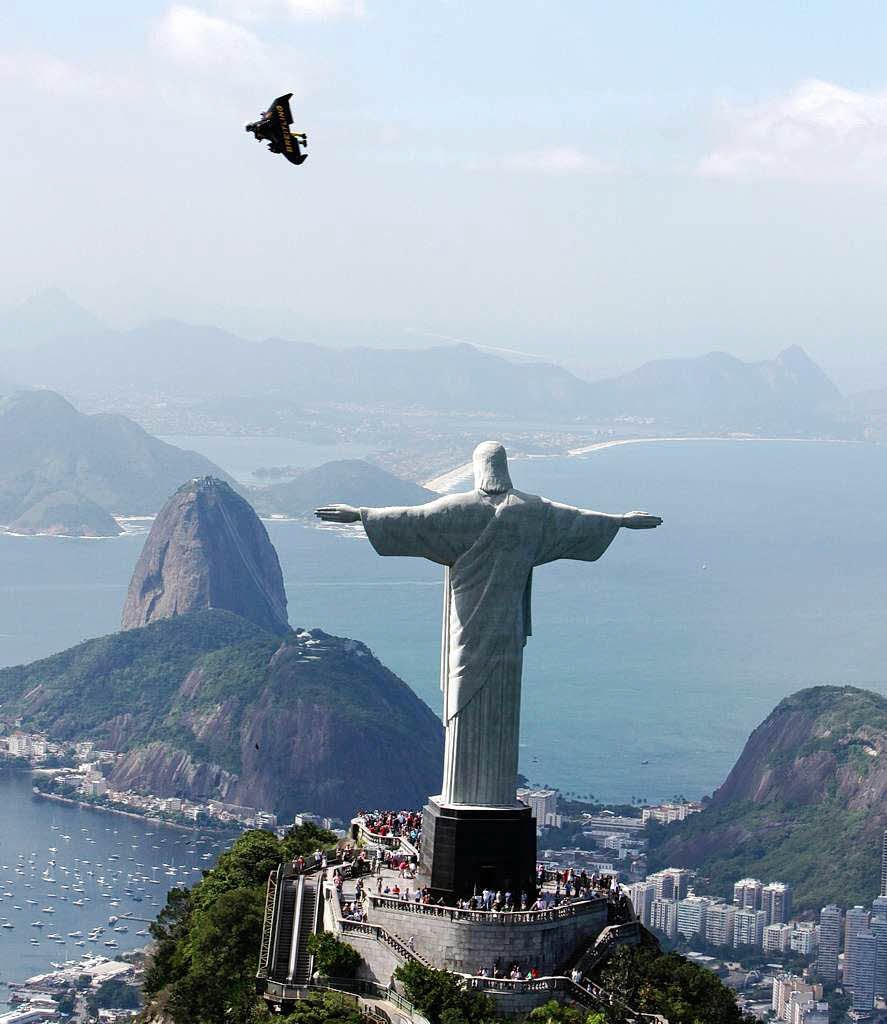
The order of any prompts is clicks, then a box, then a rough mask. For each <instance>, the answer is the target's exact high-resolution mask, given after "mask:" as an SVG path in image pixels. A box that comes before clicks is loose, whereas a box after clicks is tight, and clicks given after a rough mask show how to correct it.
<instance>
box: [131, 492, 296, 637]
mask: <svg viewBox="0 0 887 1024" xmlns="http://www.w3.org/2000/svg"><path fill="white" fill-rule="evenodd" d="M203 608H225V609H227V610H228V611H231V612H234V613H235V614H236V615H240V616H242V617H243V618H245V619H248V620H249V621H250V622H253V623H255V624H256V625H257V626H261V627H262V628H264V629H268V630H270V631H271V632H274V633H283V632H286V631H287V630H288V629H289V621H288V619H287V613H286V592H285V591H284V589H283V575H282V573H281V571H280V562H279V561H278V559H277V552H276V551H275V550H274V546H273V545H272V544H271V541H270V540H269V539H268V531H267V530H266V529H265V527H264V526H263V525H262V522H261V520H260V519H259V517H258V516H257V515H256V513H255V512H254V511H253V509H252V507H251V506H250V504H249V503H248V502H247V501H245V500H244V499H243V498H241V497H240V495H239V494H237V493H236V492H235V491H234V490H232V489H231V487H229V486H228V484H226V483H224V482H223V481H221V480H217V479H215V478H214V477H203V478H201V479H198V480H191V481H189V482H188V483H187V484H184V485H183V486H182V487H180V488H179V489H178V490H177V491H176V493H175V494H174V495H173V496H172V497H171V498H170V499H169V501H168V502H167V503H166V505H164V507H163V509H162V511H161V512H160V514H159V515H158V516H157V518H156V519H155V520H154V525H153V526H152V527H151V532H150V533H149V534H148V539H147V540H146V541H145V546H144V548H143V549H142V553H141V555H140V557H139V560H138V562H137V563H136V567H135V572H134V573H133V576H132V580H131V582H130V584H129V591H128V593H127V595H126V602H125V604H124V606H123V618H122V621H121V626H122V628H123V629H135V628H137V627H139V626H146V625H147V624H148V623H150V622H154V621H156V620H157V619H166V618H169V617H170V616H173V615H184V614H187V613H188V612H193V611H197V610H199V609H203Z"/></svg>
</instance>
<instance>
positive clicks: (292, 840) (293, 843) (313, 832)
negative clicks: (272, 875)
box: [281, 821, 336, 860]
mask: <svg viewBox="0 0 887 1024" xmlns="http://www.w3.org/2000/svg"><path fill="white" fill-rule="evenodd" d="M335 845H336V836H335V834H334V833H332V832H330V831H329V829H325V828H318V827H317V825H314V824H312V823H311V822H310V821H307V822H305V824H304V825H294V826H293V828H291V829H290V830H289V831H288V832H287V834H286V835H285V836H284V838H283V843H282V844H281V847H282V854H283V858H282V859H283V860H295V859H296V857H300V856H301V857H309V856H310V855H311V854H312V853H314V851H315V850H328V849H330V848H331V847H333V846H335Z"/></svg>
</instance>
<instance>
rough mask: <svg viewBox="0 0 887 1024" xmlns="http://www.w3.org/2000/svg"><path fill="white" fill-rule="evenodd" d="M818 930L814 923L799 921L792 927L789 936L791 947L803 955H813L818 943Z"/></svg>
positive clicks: (793, 950) (794, 951)
mask: <svg viewBox="0 0 887 1024" xmlns="http://www.w3.org/2000/svg"><path fill="white" fill-rule="evenodd" d="M817 938H818V935H817V931H816V928H815V927H814V925H812V924H809V923H798V924H795V925H794V927H793V928H792V931H791V935H790V936H789V949H790V950H791V951H792V952H793V953H798V954H800V955H801V956H812V955H813V951H814V950H815V949H816V945H817Z"/></svg>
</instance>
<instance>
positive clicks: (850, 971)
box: [844, 905, 869, 988]
mask: <svg viewBox="0 0 887 1024" xmlns="http://www.w3.org/2000/svg"><path fill="white" fill-rule="evenodd" d="M868 928H869V914H868V911H867V910H866V909H865V907H860V906H858V905H857V906H855V907H851V908H850V909H849V910H848V911H847V914H846V915H845V918H844V984H845V985H846V986H847V987H848V988H853V986H854V984H855V983H856V978H855V975H854V969H855V964H856V939H857V937H858V935H859V933H860V932H867V931H868Z"/></svg>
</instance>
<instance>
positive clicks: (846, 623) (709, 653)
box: [0, 438, 887, 800]
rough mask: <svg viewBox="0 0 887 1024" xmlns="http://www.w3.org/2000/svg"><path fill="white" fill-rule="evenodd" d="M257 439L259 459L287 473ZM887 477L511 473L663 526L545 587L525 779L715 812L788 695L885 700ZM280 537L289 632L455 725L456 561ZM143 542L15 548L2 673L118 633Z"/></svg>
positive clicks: (560, 461)
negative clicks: (314, 632) (451, 666)
mask: <svg viewBox="0 0 887 1024" xmlns="http://www.w3.org/2000/svg"><path fill="white" fill-rule="evenodd" d="M221 440H223V439H213V441H214V451H213V454H212V457H213V458H214V459H216V461H218V462H220V463H221V464H222V465H223V467H225V468H229V469H230V468H231V467H233V466H234V465H235V461H234V459H233V457H232V459H231V461H230V462H229V463H227V464H226V451H225V446H224V444H222V443H220V442H221ZM237 440H238V441H240V440H241V439H237ZM182 443H187V444H188V446H189V447H192V448H196V449H198V450H199V449H200V439H199V438H189V439H187V441H185V440H184V439H182ZM255 444H256V450H255V453H254V456H255V457H254V458H253V459H250V460H249V464H252V465H269V464H277V463H276V462H275V461H274V458H276V456H274V455H273V453H272V458H271V459H269V458H268V457H267V455H266V454H265V452H263V450H262V447H261V446H262V444H263V442H262V441H261V440H257V441H256V442H255ZM207 454H209V453H208V452H207ZM234 454H236V456H237V458H239V459H241V460H242V461H241V463H240V464H241V465H244V464H246V461H243V460H244V459H245V456H244V452H243V450H242V446H240V445H238V450H237V452H235V453H234ZM885 463H887V449H885V448H882V447H876V446H867V445H847V444H829V443H824V442H822V443H820V442H816V443H800V442H798V443H790V442H759V443H756V442H740V441H735V442H729V441H698V442H690V441H687V442H680V443H649V444H638V445H627V446H622V447H613V448H609V449H604V450H601V451H597V452H594V453H592V454H590V455H588V456H585V457H573V458H568V457H563V458H551V459H529V460H517V461H515V462H514V463H513V465H512V476H513V478H514V481H515V485H516V486H518V487H520V488H522V489H524V490H528V491H535V492H536V493H542V494H545V495H547V496H549V497H552V498H557V499H559V500H562V501H568V502H572V503H575V504H578V505H582V506H584V507H588V508H597V509H600V510H601V511H606V512H625V511H629V510H631V509H637V508H640V509H645V510H647V511H650V512H654V513H657V514H659V515H662V516H663V517H664V520H665V522H664V525H663V526H662V527H661V528H660V529H658V530H655V531H643V532H641V531H638V532H632V531H622V532H621V533H620V534H619V536H617V538H616V540H615V541H614V542H613V544H612V545H611V547H610V549H609V550H608V551H607V552H606V554H605V555H604V556H603V558H602V559H601V560H600V561H598V562H595V563H576V562H560V563H556V564H554V565H549V566H545V567H543V568H541V569H540V570H538V571H537V572H536V573H535V575H534V609H533V612H534V614H533V618H534V629H535V635H534V636H533V637H532V638H531V639H530V641H529V643H528V645H527V649H526V654H525V668H524V692H523V702H522V703H523V710H522V762H521V768H522V770H523V771H524V772H525V773H526V774H527V775H528V776H529V777H530V779H531V780H533V781H534V782H537V783H540V784H552V785H556V786H558V787H559V788H561V790H562V791H565V792H575V793H578V794H581V795H594V796H595V797H599V798H605V799H607V800H630V799H631V798H632V797H637V798H646V799H650V800H653V799H658V798H664V797H670V796H673V795H675V794H683V795H685V796H687V797H690V798H693V797H699V796H701V795H703V794H705V793H708V792H711V791H712V789H714V788H715V787H716V786H717V785H719V784H720V782H721V781H722V780H723V778H724V777H725V775H726V773H727V771H729V769H730V767H731V765H732V764H733V762H734V760H735V759H736V757H737V756H738V754H739V752H740V750H741V748H742V745H743V743H744V741H745V739H746V738H747V736H748V734H749V732H750V731H751V729H752V728H754V726H755V725H756V724H757V723H758V722H759V721H761V719H762V718H763V717H764V716H765V715H766V714H767V713H768V712H769V711H770V710H771V709H772V708H773V707H774V705H775V704H776V703H777V702H778V701H779V700H780V699H781V698H782V697H784V696H786V695H787V694H789V693H792V692H794V691H795V690H797V689H800V688H801V687H805V686H810V685H814V684H817V683H851V684H854V685H861V686H868V687H871V688H873V689H876V690H879V691H881V692H887V669H885V665H887V630H885V628H884V620H885V615H887V539H885V535H884V521H885V511H884V510H885V509H887V465H885ZM235 475H237V474H235ZM267 525H268V529H269V532H270V534H271V538H272V540H273V542H274V544H275V545H276V547H277V550H278V553H279V556H280V560H281V564H282V566H283V571H284V577H285V582H286V588H287V593H288V596H289V612H290V621H291V623H292V624H293V625H294V626H305V627H315V626H319V627H321V628H323V629H325V630H327V631H328V632H331V633H336V634H339V635H345V636H353V637H357V638H359V639H361V640H363V641H364V642H365V643H367V644H368V645H369V646H370V647H371V648H372V649H373V651H374V653H375V654H376V655H377V656H378V657H379V658H380V659H381V660H382V661H383V662H384V663H385V664H387V665H388V666H389V667H391V668H392V669H393V670H394V671H395V672H397V673H398V674H399V675H400V676H401V677H402V678H404V679H405V680H406V681H407V682H408V683H410V685H411V686H412V687H413V688H414V689H415V690H416V692H417V693H419V695H420V696H421V697H422V698H423V699H424V700H426V701H427V702H428V703H429V705H430V706H431V707H432V708H434V710H435V711H438V712H439V710H440V692H439V689H438V657H439V654H438V645H439V629H440V612H441V570H440V569H439V567H437V566H434V565H431V564H428V563H425V562H423V561H422V560H418V559H402V558H384V559H383V558H379V557H378V556H377V555H375V553H374V552H373V551H372V549H371V547H370V546H369V544H368V543H367V541H366V540H365V538H363V537H362V535H361V533H360V531H355V530H351V531H341V530H335V529H318V528H314V527H309V526H305V525H303V524H300V523H295V522H280V521H270V522H269V523H268V524H267ZM142 542H143V537H142V536H137V535H136V536H125V537H121V538H116V539H113V540H104V541H79V540H65V539H59V538H50V537H45V538H17V537H4V536H0V664H7V665H8V664H14V663H18V662H21V661H27V660H32V659H35V658H38V657H42V656H45V655H47V654H50V653H52V652H54V651H58V650H62V649H63V648H65V647H67V646H70V645H71V644H73V643H76V642H77V641H79V640H81V639H83V638H86V637H90V636H97V635H100V634H102V633H107V632H110V631H112V630H113V629H115V628H116V626H117V622H118V620H119V614H120V608H121V606H122V603H123V598H124V595H125V592H126V586H127V583H128V580H129V575H130V573H131V571H132V567H133V565H134V562H135V560H136V558H137V556H138V552H139V550H140V547H141V544H142ZM404 759H405V762H404V763H405V770H409V752H408V751H404ZM642 762H648V763H647V764H644V763H642Z"/></svg>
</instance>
